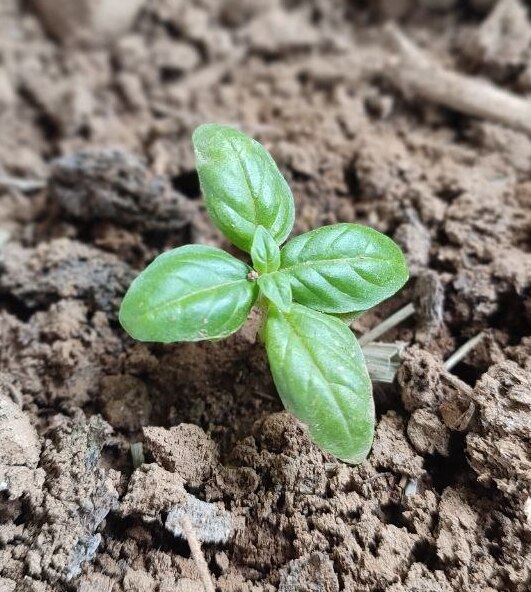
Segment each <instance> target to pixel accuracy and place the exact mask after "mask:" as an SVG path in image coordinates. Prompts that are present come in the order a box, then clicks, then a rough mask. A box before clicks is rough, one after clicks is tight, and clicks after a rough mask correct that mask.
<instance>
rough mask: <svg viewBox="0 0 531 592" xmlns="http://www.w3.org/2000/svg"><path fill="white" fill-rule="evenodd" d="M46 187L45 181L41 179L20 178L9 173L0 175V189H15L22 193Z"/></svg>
mask: <svg viewBox="0 0 531 592" xmlns="http://www.w3.org/2000/svg"><path fill="white" fill-rule="evenodd" d="M44 187H46V181H42V180H41V179H20V178H18V177H10V176H9V175H0V189H15V190H16V191H21V192H22V193H33V192H34V191H39V190H40V189H43V188H44Z"/></svg>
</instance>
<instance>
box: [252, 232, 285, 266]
mask: <svg viewBox="0 0 531 592" xmlns="http://www.w3.org/2000/svg"><path fill="white" fill-rule="evenodd" d="M251 259H252V261H253V267H254V268H255V269H256V271H258V272H259V273H269V272H271V271H276V270H277V269H278V268H279V266H280V249H279V248H278V245H277V243H276V242H275V239H274V238H273V237H272V236H271V234H270V233H269V232H268V231H267V230H266V229H265V228H264V227H263V226H258V227H257V229H256V232H255V233H254V238H253V243H252V246H251Z"/></svg>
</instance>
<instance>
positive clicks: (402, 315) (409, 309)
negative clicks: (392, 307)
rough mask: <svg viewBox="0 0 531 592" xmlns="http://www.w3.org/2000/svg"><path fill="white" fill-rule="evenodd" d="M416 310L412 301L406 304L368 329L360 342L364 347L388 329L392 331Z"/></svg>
mask: <svg viewBox="0 0 531 592" xmlns="http://www.w3.org/2000/svg"><path fill="white" fill-rule="evenodd" d="M414 312H415V307H414V305H413V303H412V302H410V303H409V304H406V306H404V307H403V308H401V309H400V310H397V311H396V312H395V313H394V314H392V315H391V316H390V317H387V318H386V319H385V321H382V322H381V323H380V324H379V325H376V327H374V328H372V329H371V330H370V331H367V333H365V334H364V335H362V336H361V337H360V338H359V339H358V342H359V344H360V345H361V346H362V347H363V346H364V345H367V344H368V343H371V342H372V341H376V340H377V339H378V338H379V337H381V336H382V335H383V334H384V333H387V331H390V330H391V329H392V328H393V327H395V326H396V325H398V324H399V323H401V322H402V321H405V320H406V319H407V318H408V317H410V316H411V315H412V314H414Z"/></svg>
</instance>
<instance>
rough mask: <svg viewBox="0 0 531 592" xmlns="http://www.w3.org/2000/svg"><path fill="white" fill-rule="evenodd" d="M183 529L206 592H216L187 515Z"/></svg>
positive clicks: (183, 522) (184, 518) (184, 517)
mask: <svg viewBox="0 0 531 592" xmlns="http://www.w3.org/2000/svg"><path fill="white" fill-rule="evenodd" d="M182 527H183V532H184V535H185V536H186V540H187V541H188V546H189V547H190V552H191V553H192V557H193V559H194V561H195V564H196V565H197V569H198V571H199V575H200V576H201V580H202V582H203V587H204V588H205V592H216V591H215V589H214V584H213V583H212V578H211V577H210V572H209V571H208V565H207V562H206V560H205V556H204V555H203V551H201V545H200V543H199V540H198V538H197V536H196V534H195V530H194V527H193V526H192V522H191V521H190V518H189V517H188V516H186V515H185V516H183V521H182Z"/></svg>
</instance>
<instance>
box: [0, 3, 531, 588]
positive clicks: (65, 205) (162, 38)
mask: <svg viewBox="0 0 531 592" xmlns="http://www.w3.org/2000/svg"><path fill="white" fill-rule="evenodd" d="M38 4H39V7H40V11H41V12H39V13H34V12H33V11H32V9H31V3H21V2H19V1H18V0H4V1H3V2H2V3H1V6H0V130H1V132H0V138H1V139H0V369H1V372H0V591H1V592H14V591H17V592H19V591H22V592H52V591H54V592H67V591H71V590H79V591H81V592H111V591H112V592H170V591H179V592H192V591H198V592H199V591H201V590H203V587H202V584H201V579H200V575H199V572H198V568H197V566H196V564H195V563H194V561H193V559H192V557H191V555H190V549H189V547H188V544H187V543H186V542H185V540H184V539H183V527H182V521H183V517H184V516H185V515H186V516H188V517H189V519H190V520H191V522H192V526H193V528H194V529H195V530H196V532H197V535H198V537H199V538H200V539H201V540H203V541H204V542H203V545H202V546H203V550H204V554H205V557H206V561H207V564H208V568H209V571H210V573H211V577H212V578H213V580H214V581H215V585H216V590H218V591H219V592H240V591H241V592H266V591H267V592H273V591H274V590H280V591H282V592H300V591H302V592H306V591H307V592H317V591H319V592H338V591H346V592H355V591H356V592H357V591H361V592H364V591H366V592H369V591H371V592H378V591H384V590H385V591H390V592H405V591H411V592H413V591H415V592H420V591H430V592H439V591H440V592H450V591H451V590H461V591H462V592H468V591H470V592H472V591H477V590H482V591H484V592H494V591H514V592H526V591H528V590H530V589H531V571H530V570H531V435H530V434H531V239H530V237H531V142H530V139H529V137H527V136H526V135H524V134H523V133H520V132H516V131H511V130H509V129H507V128H504V127H501V126H498V125H495V124H493V123H490V122H487V121H483V120H475V119H472V118H469V117H465V116H462V115H459V114H456V113H453V112H450V111H447V110H445V109H442V108H439V107H435V106H433V105H430V104H427V103H425V102H423V101H420V100H418V99H416V98H415V97H414V96H404V95H402V94H400V93H399V92H398V91H397V90H396V89H395V87H393V85H392V84H391V83H390V81H389V80H388V79H387V78H386V75H385V72H386V64H387V63H388V60H389V59H391V57H392V55H391V53H390V52H389V50H388V49H387V46H386V44H385V33H384V28H383V26H384V23H385V22H386V21H387V19H389V18H394V19H398V21H399V22H400V23H401V26H402V27H403V29H404V31H405V33H406V34H407V35H408V36H410V37H411V38H412V39H414V40H415V41H416V42H417V43H418V44H420V45H421V46H423V47H424V48H425V49H426V51H428V52H429V53H430V54H431V55H432V56H433V57H434V59H436V60H439V61H440V62H441V63H444V64H445V65H446V66H447V67H449V68H452V69H455V70H458V71H460V72H463V73H467V74H470V75H477V76H483V77H486V78H488V79H490V80H492V81H493V82H494V83H496V84H498V85H500V86H501V87H503V88H505V89H507V90H510V91H511V92H514V93H517V94H522V95H526V94H528V93H530V92H531V66H530V63H531V62H530V59H531V24H530V22H529V20H528V17H527V14H526V10H525V7H523V6H522V5H520V4H519V2H518V1H517V0H510V1H503V2H499V3H498V5H497V6H496V7H495V8H494V11H492V10H491V9H492V6H493V4H494V3H493V2H489V1H488V0H482V1H479V0H468V1H464V0H463V1H462V2H459V1H457V0H454V1H451V0H450V1H444V2H443V1H440V0H438V1H429V0H400V1H396V2H388V1H385V0H378V1H377V2H363V1H360V2H351V1H349V0H310V1H309V2H301V1H299V0H289V1H288V0H274V1H262V0H260V1H256V0H221V1H218V0H198V1H197V2H188V1H186V0H153V1H150V2H147V1H146V2H144V3H143V5H142V6H141V7H140V12H139V13H138V15H137V16H136V18H135V20H134V22H133V23H132V24H131V25H127V23H126V20H124V19H125V17H124V15H122V16H121V17H120V18H121V19H122V20H121V21H120V23H118V25H119V26H117V27H116V29H113V23H112V22H110V21H109V20H108V19H107V22H106V23H105V27H106V28H105V31H101V34H98V32H97V31H96V30H94V35H93V37H91V35H90V34H87V33H90V32H91V31H92V29H91V28H90V27H97V26H98V25H97V23H98V21H97V20H96V21H95V22H94V23H93V22H92V21H91V20H90V19H91V18H92V17H91V16H90V13H89V12H87V14H86V15H85V14H83V19H85V18H86V19H88V20H87V21H83V23H87V24H83V27H80V26H78V29H76V30H77V31H79V30H80V29H82V31H83V33H84V35H83V39H82V40H79V41H76V39H77V37H76V35H74V34H73V33H72V35H65V36H64V39H63V42H62V43H61V42H60V41H59V40H58V37H60V36H61V31H60V30H59V29H58V28H55V29H54V30H53V31H52V34H53V35H54V37H49V36H48V35H49V32H47V30H46V29H45V28H44V27H43V25H42V23H41V20H39V18H40V17H39V16H38V15H41V14H42V11H43V10H46V3H45V2H39V3H38ZM49 4H50V5H52V4H53V5H56V8H55V10H57V6H60V4H61V2H59V1H57V2H50V3H49ZM80 4H84V3H83V2H80ZM91 4H94V6H96V5H98V6H99V4H98V3H91ZM101 4H102V5H103V4H105V2H103V1H102V2H101ZM126 4H127V3H126V2H124V10H125V5H126ZM131 4H132V5H134V6H132V7H131V10H132V12H131V14H133V13H134V12H135V10H136V5H137V4H139V3H138V2H133V3H131ZM22 5H23V6H22ZM133 9H134V10H133ZM80 14H81V13H80ZM135 14H136V13H135ZM64 18H65V19H66V20H65V22H66V25H64V26H68V19H69V18H70V16H69V14H67V13H66V12H65V13H64ZM43 22H48V25H49V21H46V19H45V20H44V21H43ZM78 25H79V23H78ZM61 26H63V25H61ZM127 26H128V27H129V28H128V29H127ZM124 27H125V28H126V30H125V32H124ZM109 32H112V34H110V33H109ZM109 35H110V40H109ZM92 41H93V42H92ZM206 121H216V122H228V123H233V124H235V125H238V126H240V127H242V128H243V129H244V130H245V131H246V132H247V133H249V134H251V135H253V136H255V137H257V138H258V139H260V140H261V141H262V142H263V143H264V144H265V145H266V146H267V147H268V148H269V149H270V150H271V152H272V154H273V156H274V157H275V159H276V160H277V162H278V163H279V166H280V168H281V169H282V171H283V173H284V174H285V176H286V178H287V179H288V181H289V182H290V184H291V186H292V188H293V191H294V194H295V199H296V207H297V214H298V215H297V222H296V228H295V231H294V232H295V233H300V232H303V231H307V230H309V229H312V228H315V227H317V226H320V225H323V224H330V223H335V222H346V221H348V222H353V221H355V222H358V223H365V224H369V225H371V226H373V227H375V228H377V229H379V230H380V231H383V232H385V233H387V234H389V235H390V236H392V237H394V238H395V239H396V240H397V241H399V242H400V244H401V245H402V247H403V248H404V251H405V253H406V255H407V257H408V259H409V261H410V265H411V272H412V273H411V275H412V277H411V280H410V282H409V283H408V285H407V287H406V288H405V289H404V290H403V291H402V292H401V293H400V294H398V295H397V296H395V297H394V298H393V299H392V300H391V301H389V302H387V303H385V304H384V305H382V306H380V307H379V308H378V309H376V310H375V311H372V312H370V313H367V314H366V315H364V316H362V317H361V318H360V319H359V320H357V321H356V324H355V326H354V329H355V331H356V332H357V333H358V334H359V333H361V332H363V331H366V330H367V329H369V328H371V327H372V326H374V325H375V324H376V323H377V322H379V321H380V320H382V319H383V318H385V317H387V316H388V315H389V314H390V313H391V312H393V311H394V310H396V309H398V308H399V307H401V306H403V305H405V304H406V303H408V302H411V301H414V302H415V303H416V304H417V314H416V315H415V316H414V317H412V318H411V319H409V320H408V321H407V322H405V323H403V324H402V325H401V326H400V327H399V328H397V329H395V330H393V331H392V332H390V333H388V334H387V335H386V336H385V338H386V340H388V341H394V340H401V341H404V342H406V343H407V344H408V345H407V347H406V350H405V353H404V358H403V361H402V364H401V367H400V369H399V371H398V374H397V379H396V381H395V383H394V384H393V385H386V386H383V385H376V387H375V398H376V406H377V414H378V426H377V431H376V438H375V442H374V447H373V450H372V452H371V454H370V456H369V458H368V459H367V461H365V462H364V463H363V464H361V465H359V466H356V467H352V466H348V465H346V464H343V463H341V462H337V461H336V460H335V459H333V458H332V457H330V456H327V455H326V454H324V453H322V452H321V451H320V450H318V449H317V448H316V447H315V446H314V445H313V444H312V443H311V441H310V440H309V439H308V436H307V434H306V432H305V430H304V428H303V427H302V426H301V425H299V424H298V423H297V422H296V421H295V420H294V419H293V418H292V417H290V416H289V415H288V414H286V413H285V412H283V411H282V406H281V404H280V402H279V400H278V397H277V395H276V393H275V389H274V386H273V384H272V380H271V377H270V374H269V371H268V368H267V363H266V359H265V355H264V351H263V348H262V346H261V345H260V343H258V342H257V341H256V335H255V331H254V332H253V329H252V327H253V325H252V323H251V325H250V327H247V328H246V329H245V330H244V331H242V332H241V333H239V334H236V335H234V336H232V337H231V338H229V339H227V340H225V341H222V342H214V343H194V344H176V345H167V346H161V345H146V344H140V343H135V342H133V341H132V340H131V339H129V338H128V337H127V335H126V334H125V333H124V331H123V330H122V329H121V328H120V326H119V324H118V321H117V310H118V306H119V303H120V300H121V298H122V296H123V294H124V291H125V290H126V288H127V286H128V284H129V282H130V281H131V278H133V277H134V275H135V274H136V273H138V271H139V270H140V269H142V268H143V266H145V264H146V263H147V262H149V261H150V260H151V259H152V258H153V257H154V256H155V255H156V254H157V253H159V252H161V251H163V250H164V249H167V248H170V247H172V246H178V245H181V244H185V243H187V242H201V243H205V244H212V245H217V246H221V247H224V248H227V247H228V245H227V244H226V243H225V242H224V240H223V239H222V238H221V237H220V235H219V233H218V232H217V231H216V230H215V229H213V228H212V226H211V225H210V223H209V222H208V220H207V217H206V214H205V210H204V206H203V204H202V201H201V198H200V193H199V187H198V182H197V177H196V174H195V172H194V161H193V154H192V148H191V144H190V136H191V132H192V130H193V129H194V128H195V126H197V125H198V124H200V123H203V122H206ZM6 177H17V178H22V179H25V180H31V181H35V180H36V181H42V182H41V183H36V184H34V187H32V188H30V189H29V190H26V189H27V187H26V188H24V187H23V188H22V190H21V189H20V188H19V189H17V188H16V187H14V186H13V185H12V184H10V183H8V182H6V180H5V179H6ZM229 248H230V247H229ZM254 326H256V323H255V325H254ZM480 331H483V332H484V333H485V338H484V339H483V341H481V343H480V344H479V345H477V347H476V348H475V349H474V350H473V351H472V352H471V353H469V354H468V355H467V356H466V357H465V358H464V360H462V361H461V362H460V363H459V364H458V365H457V366H455V367H454V368H453V369H452V370H450V371H449V370H447V369H445V368H444V365H443V362H444V360H445V359H446V358H447V357H448V356H449V355H450V354H451V353H453V352H454V351H455V350H456V348H457V347H459V346H460V345H461V344H462V343H464V342H465V341H466V340H467V339H469V338H470V337H472V336H474V335H476V334H477V333H479V332H480ZM139 443H142V447H139V446H138V444H139ZM132 445H133V447H132ZM131 450H133V451H134V456H131ZM133 458H134V463H133Z"/></svg>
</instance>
